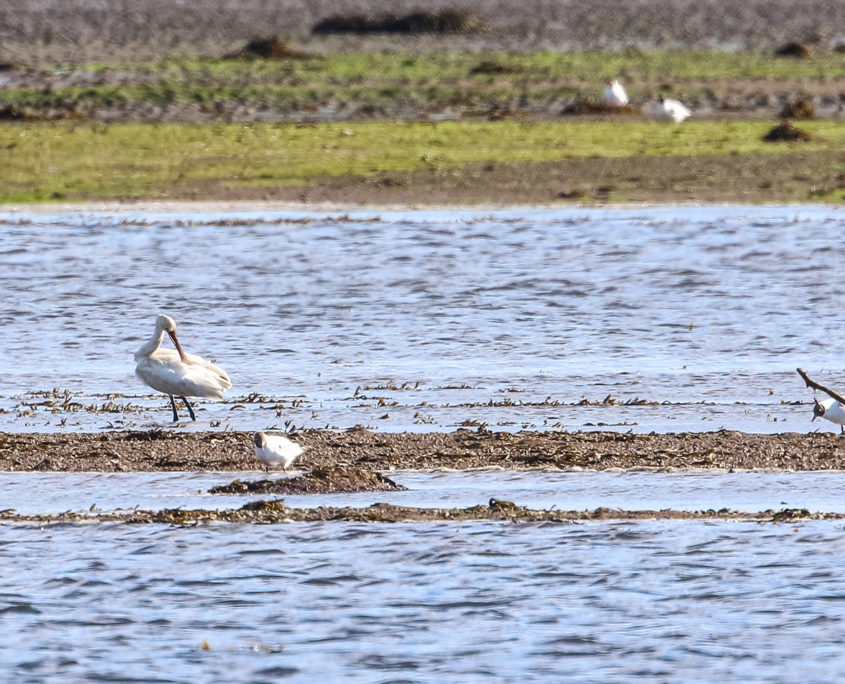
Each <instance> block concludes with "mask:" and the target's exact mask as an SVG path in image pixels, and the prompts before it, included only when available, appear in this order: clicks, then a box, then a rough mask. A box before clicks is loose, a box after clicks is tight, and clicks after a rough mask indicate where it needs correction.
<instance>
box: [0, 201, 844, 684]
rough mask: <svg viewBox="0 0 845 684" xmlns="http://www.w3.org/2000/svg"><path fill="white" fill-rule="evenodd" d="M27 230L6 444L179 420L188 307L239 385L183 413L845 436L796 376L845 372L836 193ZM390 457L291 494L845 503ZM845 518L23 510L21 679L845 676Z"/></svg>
mask: <svg viewBox="0 0 845 684" xmlns="http://www.w3.org/2000/svg"><path fill="white" fill-rule="evenodd" d="M0 221H4V222H5V223H4V224H3V225H0V229H2V230H0V255H2V264H3V268H2V269H0V430H13V431H40V430H47V431H55V430H99V429H111V428H120V427H142V428H144V427H149V426H159V425H162V424H164V425H166V424H168V420H169V417H170V412H169V409H168V408H167V405H166V399H165V398H164V397H162V396H157V395H154V394H152V393H150V392H149V391H148V390H147V389H146V388H144V387H143V386H142V385H141V384H140V382H139V381H138V380H137V379H136V378H135V377H134V374H133V368H134V361H133V359H132V355H133V353H134V351H135V350H136V349H137V348H138V347H139V346H140V344H141V343H142V341H143V340H144V339H145V338H146V337H147V336H148V335H149V334H150V333H151V331H152V324H153V318H154V315H155V314H156V313H158V312H159V311H167V312H169V313H170V314H171V315H173V316H174V317H175V318H176V319H177V321H178V322H179V325H180V335H181V338H182V341H183V343H184V344H185V346H186V347H187V348H188V349H189V350H190V351H194V352H198V353H202V354H205V355H207V356H210V357H213V358H215V359H217V360H218V361H219V362H220V364H221V365H223V366H224V367H225V368H226V369H227V370H228V371H229V372H230V373H231V375H232V377H233V380H234V381H235V387H234V389H233V391H232V392H231V394H230V397H229V398H228V399H227V401H225V402H223V403H220V404H210V403H200V404H199V409H200V410H199V412H198V413H199V418H200V420H199V421H198V423H197V424H196V425H187V426H184V427H180V428H178V429H209V428H210V427H216V428H218V429H239V430H240V429H242V430H249V429H254V428H267V427H270V426H273V425H275V426H278V427H283V426H285V425H288V426H289V425H291V424H292V425H296V426H313V427H324V426H330V427H338V428H345V427H349V426H352V425H355V424H362V425H366V426H368V427H370V428H373V429H381V430H390V431H393V430H405V429H409V430H443V429H447V430H448V429H454V428H455V427H456V426H458V425H461V424H475V423H487V424H489V425H490V426H491V427H493V428H501V429H520V428H523V427H528V428H539V429H558V428H566V429H573V430H574V429H595V428H597V427H601V428H608V429H620V430H629V429H631V430H635V431H641V432H648V431H652V430H655V431H680V430H708V429H717V428H719V427H727V428H731V429H741V430H746V431H751V432H773V431H776V432H779V431H784V430H797V431H804V430H809V429H816V428H817V427H818V429H822V430H830V429H833V428H832V427H830V426H829V424H821V425H819V424H818V423H816V424H814V425H810V423H809V417H810V409H809V406H808V402H809V400H810V397H811V395H810V393H809V391H808V390H806V389H805V388H803V387H802V386H801V382H800V380H799V379H798V377H797V375H795V373H794V368H795V367H796V366H799V365H800V366H803V367H805V368H807V369H808V370H809V371H810V372H811V373H812V374H813V375H815V376H817V377H818V379H820V380H823V381H828V382H830V383H831V384H834V385H836V384H837V383H839V386H840V387H842V384H841V381H842V380H843V378H842V374H841V373H840V372H839V368H840V366H841V358H842V346H841V344H840V342H839V339H840V332H841V330H842V329H843V313H842V312H841V311H840V310H839V308H838V306H837V305H838V304H839V303H840V302H841V301H843V297H842V295H843V291H844V290H845V284H843V281H842V279H841V277H840V265H841V258H840V255H839V250H838V248H837V245H838V243H839V238H840V235H841V233H842V227H843V222H845V214H843V210H841V209H832V208H815V207H777V208H741V207H740V208H735V207H730V208H720V207H709V208H672V209H659V210H646V209H643V210H639V209H637V210H621V209H620V210H612V211H605V210H512V211H495V212H485V211H402V212H399V211H386V210H385V211H382V210H372V211H361V212H355V213H351V214H343V215H342V214H340V213H332V212H320V211H314V212H300V211H297V212H224V213H216V214H214V213H192V214H187V213H181V214H175V213H170V214H166V213H158V214H151V213H141V212H131V211H126V212H110V211H100V212H97V211H91V212H84V213H63V214H59V213H56V214H33V213H26V212H22V213H21V212H17V213H16V212H6V213H0ZM608 396H610V397H612V398H613V399H614V400H615V401H609V402H607V403H606V405H598V406H597V405H589V404H582V402H581V400H582V398H583V397H586V398H587V399H589V400H591V401H592V402H596V401H598V402H601V400H603V399H604V398H605V397H608ZM637 400H642V401H637ZM624 402H632V403H630V404H629V405H625V404H624ZM795 402H803V403H801V404H796V403H795ZM237 475H238V474H236V473H201V474H192V473H183V474H176V475H174V474H169V473H168V474H163V473H150V474H132V475H112V474H53V473H25V474H4V475H3V476H2V477H0V506H2V508H17V509H18V510H20V511H21V512H24V513H27V512H31V513H46V512H59V511H63V510H67V509H72V510H87V509H88V508H89V507H90V506H92V505H96V507H97V508H98V509H100V510H111V509H114V508H118V507H129V506H134V505H141V506H142V507H147V508H164V507H174V506H184V507H196V506H201V507H215V508H216V507H220V508H224V507H232V506H238V505H241V504H242V503H243V502H244V501H246V500H247V499H248V498H252V497H210V496H206V495H202V493H201V492H202V491H204V490H205V489H207V488H208V486H211V485H212V484H219V483H221V482H227V481H229V480H230V479H232V478H234V477H236V476H237ZM395 476H396V479H397V480H399V481H400V482H403V483H404V484H406V485H407V486H409V487H411V488H412V491H410V492H401V493H395V494H393V493H390V494H388V493H379V494H364V495H354V496H350V495H343V496H335V497H286V501H287V502H288V503H289V504H290V505H298V506H316V505H369V504H370V503H373V502H375V501H393V502H396V503H405V504H408V505H419V506H426V505H430V506H446V505H448V506H469V505H474V504H477V503H484V502H485V501H487V500H488V499H489V497H491V496H494V497H496V498H506V499H509V500H513V501H515V502H516V503H518V504H520V505H529V506H532V507H538V508H539V507H551V506H556V507H558V508H566V509H573V508H574V509H579V508H592V507H596V506H611V507H622V508H663V507H674V508H711V507H713V508H719V507H722V506H727V507H732V508H736V509H741V510H760V509H765V508H774V509H778V508H781V507H786V506H789V507H806V508H810V509H812V510H831V511H834V510H842V507H843V504H842V503H841V502H842V501H843V500H845V497H843V496H842V493H843V487H844V486H845V483H844V482H843V476H842V474H840V473H796V474H785V473H735V474H718V475H716V474H706V473H668V474H653V473H650V474H645V473H512V472H508V473H501V472H485V473H396V474H395ZM843 530H845V526H843V525H842V524H841V523H833V522H811V523H800V524H797V525H785V524H781V525H772V524H767V525H757V524H747V523H700V522H699V523H693V522H635V523H614V522H596V523H588V524H579V525H539V524H521V525H512V524H499V523H454V524H436V525H430V524H419V523H414V524H398V525H380V524H371V525H358V524H347V523H321V524H289V525H273V526H255V525H253V526H250V525H211V526H206V527H199V528H190V529H185V528H169V527H163V526H159V525H145V526H137V527H136V526H130V525H110V524H109V525H106V524H103V525H88V524H83V525H50V526H46V527H44V528H39V527H37V526H32V525H2V526H0V615H2V619H3V624H4V627H6V629H5V630H4V643H3V648H2V649H0V668H1V669H2V672H3V673H4V676H5V677H6V678H7V679H9V680H10V681H15V682H39V683H40V682H45V681H57V682H59V681H61V682H66V681H86V682H87V681H110V682H130V681H138V682H140V681H143V682H198V681H250V682H275V681H278V680H280V679H284V678H290V679H293V680H298V681H309V682H311V681H338V680H341V679H343V680H344V681H345V680H350V681H366V682H389V681H390V682H398V681H414V682H428V681H449V682H463V681H467V682H469V681H479V680H487V681H497V682H498V681H517V680H518V681H555V682H557V681H565V680H568V681H632V680H640V679H644V680H647V681H672V682H679V681H684V682H687V681H688V682H698V681H723V680H731V681H760V682H799V681H800V682H827V681H831V679H833V678H835V677H836V676H837V675H838V673H841V672H842V671H843V670H845V655H843V653H845V650H843V648H842V639H841V634H842V631H843V624H842V622H843V612H842V609H841V606H842V601H843V599H845V593H843V592H842V590H841V581H840V578H841V572H840V569H841V568H842V566H843V561H845V534H843ZM206 647H207V648H206Z"/></svg>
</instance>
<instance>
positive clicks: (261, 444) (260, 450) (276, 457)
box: [254, 432, 305, 475]
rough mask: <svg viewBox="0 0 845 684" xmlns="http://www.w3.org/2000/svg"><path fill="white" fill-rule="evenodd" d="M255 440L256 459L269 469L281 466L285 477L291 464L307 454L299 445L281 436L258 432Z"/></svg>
mask: <svg viewBox="0 0 845 684" xmlns="http://www.w3.org/2000/svg"><path fill="white" fill-rule="evenodd" d="M254 439H255V458H257V459H258V460H259V461H260V462H261V463H263V464H264V465H266V466H267V467H268V468H269V467H271V466H275V465H281V466H282V468H283V469H284V471H285V475H287V474H288V468H289V467H290V465H291V463H293V462H294V461H295V460H296V459H297V457H298V456H300V455H302V454H303V453H304V452H305V449H303V448H302V447H301V446H299V444H297V443H296V442H292V441H291V440H289V439H288V438H287V437H282V436H281V435H265V434H264V433H263V432H256V433H255V438H254Z"/></svg>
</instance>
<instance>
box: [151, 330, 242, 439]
mask: <svg viewBox="0 0 845 684" xmlns="http://www.w3.org/2000/svg"><path fill="white" fill-rule="evenodd" d="M164 333H167V334H168V335H169V336H170V339H171V340H173V345H174V346H175V347H176V349H161V341H162V339H163V338H164ZM135 361H136V362H137V365H136V366H135V374H136V375H137V376H138V377H139V378H141V380H143V381H144V382H145V383H146V384H147V385H149V386H150V387H152V388H153V389H154V390H158V391H159V392H164V393H165V394H166V395H168V396H169V397H170V406H171V407H172V408H173V422H174V423H175V422H176V421H177V420H179V414H177V413H176V401H175V400H174V399H173V397H174V396H177V397H179V398H180V399H181V400H182V401H183V402H184V403H185V406H186V407H187V409H188V413H189V414H190V415H191V420H196V419H197V417H196V416H195V415H194V409H193V408H191V405H190V404H189V403H188V399H187V397H202V398H204V399H222V398H223V392H225V391H226V390H227V389H229V388H230V387H231V386H232V381H231V380H229V376H228V375H226V372H225V371H224V370H223V369H222V368H218V367H217V366H215V365H214V364H213V363H211V362H210V361H206V360H205V359H204V358H202V357H201V356H197V355H196V354H186V353H185V352H184V351H183V350H182V345H180V344H179V339H178V338H177V337H176V321H174V320H173V319H172V318H171V317H170V316H165V315H164V314H160V315H159V316H157V317H156V328H155V332H154V333H153V336H152V337H151V338H150V339H149V340H147V342H146V343H145V344H144V346H142V347H141V348H140V349H139V350H138V351H137V352H135Z"/></svg>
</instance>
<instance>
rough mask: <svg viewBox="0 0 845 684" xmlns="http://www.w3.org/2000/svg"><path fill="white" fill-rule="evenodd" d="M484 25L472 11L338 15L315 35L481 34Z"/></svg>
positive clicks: (315, 30)
mask: <svg viewBox="0 0 845 684" xmlns="http://www.w3.org/2000/svg"><path fill="white" fill-rule="evenodd" d="M483 30H484V22H483V21H482V20H481V19H480V18H479V17H477V16H476V15H475V14H474V13H472V12H470V11H468V10H449V9H446V10H432V11H418V12H412V13H411V14H406V15H403V16H397V15H395V14H382V15H374V16H370V15H361V14H352V15H335V16H331V17H327V18H326V19H323V20H322V21H320V22H319V23H317V24H316V25H315V26H314V28H313V29H312V32H313V33H316V34H321V33H478V32H480V31H483Z"/></svg>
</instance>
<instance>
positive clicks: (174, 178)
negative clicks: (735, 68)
mask: <svg viewBox="0 0 845 684" xmlns="http://www.w3.org/2000/svg"><path fill="white" fill-rule="evenodd" d="M771 126H772V124H771V123H766V122H696V121H689V122H685V123H684V124H682V125H679V126H676V125H671V124H663V123H657V122H643V121H625V120H620V121H591V122H587V121H582V122H565V121H556V122H534V123H519V122H514V121H499V122H459V123H456V122H444V123H347V124H320V125H294V124H212V125H204V126H198V125H180V124H143V125H141V124H110V125H105V124H87V123H86V124H74V123H69V122H62V123H57V124H45V123H37V124H35V123H32V124H29V123H15V124H6V125H3V126H0V150H2V151H3V158H4V163H3V164H0V202H2V203H10V202H43V201H53V200H64V201H76V200H88V199H114V198H120V199H129V198H174V199H175V198H185V197H196V188H197V187H198V186H199V185H198V184H201V186H202V188H203V190H202V193H201V194H203V197H202V198H203V199H214V198H215V195H214V191H215V189H220V188H250V187H280V186H285V187H296V186H309V185H316V184H319V183H321V182H324V181H325V180H326V179H330V178H333V177H338V176H343V175H352V176H363V177H366V176H374V175H376V174H380V173H385V172H387V173H392V172H413V171H415V170H419V169H427V168H428V169H432V168H433V169H457V170H460V169H461V168H462V167H467V166H470V165H475V164H479V163H482V164H483V163H485V162H490V163H495V164H499V165H502V164H504V165H507V164H518V163H542V162H547V163H548V162H564V161H566V160H579V159H583V160H590V159H592V160H596V159H620V158H626V163H629V164H630V163H632V160H635V159H636V158H654V157H665V158H675V157H683V158H689V157H697V156H701V157H704V156H706V157H708V158H709V159H711V160H712V159H713V158H714V157H715V158H719V157H725V158H726V159H729V158H733V157H736V156H737V155H764V156H766V157H767V158H772V159H776V157H777V155H783V154H787V153H790V152H793V151H796V150H800V151H801V152H813V151H820V152H821V151H827V152H829V151H830V150H843V149H845V122H837V121H811V122H802V123H801V128H802V129H804V130H806V131H807V132H809V133H810V134H811V135H812V136H813V138H812V140H810V141H808V142H799V143H767V142H764V141H763V140H762V138H763V136H764V134H765V133H766V132H767V131H768V130H769V129H770V128H771ZM833 163H835V164H837V163H838V164H839V166H840V168H839V171H841V172H842V173H843V174H845V168H842V162H841V161H838V162H837V161H834V162H833ZM840 195H841V193H837V192H832V193H831V194H830V196H829V197H827V196H826V195H825V194H824V193H821V194H820V195H819V196H818V197H816V198H815V199H816V200H821V201H824V200H828V201H841V197H840Z"/></svg>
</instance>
